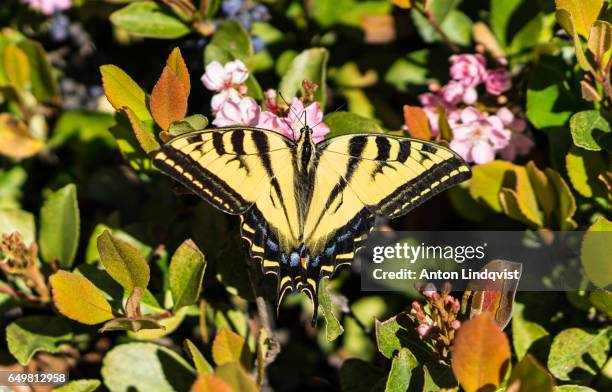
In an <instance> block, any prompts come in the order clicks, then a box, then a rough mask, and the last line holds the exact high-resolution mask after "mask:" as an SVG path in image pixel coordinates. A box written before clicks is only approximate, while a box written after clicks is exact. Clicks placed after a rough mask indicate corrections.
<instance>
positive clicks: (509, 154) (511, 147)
mask: <svg viewBox="0 0 612 392" xmlns="http://www.w3.org/2000/svg"><path fill="white" fill-rule="evenodd" d="M533 146H534V143H533V140H531V138H530V137H529V136H527V135H525V134H524V133H521V132H512V134H511V135H510V142H509V143H508V145H507V146H506V148H504V149H503V150H501V151H500V152H499V155H501V157H502V158H503V159H505V160H506V161H514V160H515V159H516V157H517V156H519V155H526V154H528V153H529V151H531V149H532V148H533Z"/></svg>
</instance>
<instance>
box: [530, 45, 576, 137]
mask: <svg viewBox="0 0 612 392" xmlns="http://www.w3.org/2000/svg"><path fill="white" fill-rule="evenodd" d="M566 70H567V66H566V65H565V63H564V62H563V60H562V59H561V58H559V57H552V56H547V55H543V56H541V57H540V61H539V62H538V63H537V64H536V67H535V69H534V70H533V71H532V72H531V76H530V78H529V85H528V89H527V117H528V118H529V120H530V121H531V122H532V123H533V125H535V126H536V128H540V129H542V128H548V127H561V126H564V125H565V123H566V122H567V120H569V118H570V117H571V115H572V114H574V113H575V112H577V111H578V110H580V108H581V106H582V104H581V103H580V102H579V101H578V98H577V95H576V93H574V92H573V91H572V90H571V89H570V85H569V83H568V80H567V78H566V75H565V72H566Z"/></svg>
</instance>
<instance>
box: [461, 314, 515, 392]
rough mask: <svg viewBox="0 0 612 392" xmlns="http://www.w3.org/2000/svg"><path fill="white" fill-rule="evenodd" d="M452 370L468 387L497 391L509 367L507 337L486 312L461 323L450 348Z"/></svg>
mask: <svg viewBox="0 0 612 392" xmlns="http://www.w3.org/2000/svg"><path fill="white" fill-rule="evenodd" d="M451 353H452V369H453V373H454V374H455V376H456V377H457V380H459V383H461V386H462V387H463V388H464V389H465V390H466V391H467V392H472V391H494V390H495V389H496V388H497V386H499V385H500V383H501V381H502V379H503V378H504V376H505V374H506V371H507V369H508V362H509V360H510V344H509V343H508V337H507V336H506V335H505V334H504V333H503V332H502V330H501V329H500V328H499V327H498V326H497V324H495V320H494V318H493V316H492V315H491V313H488V312H487V313H483V314H481V315H478V316H476V317H474V318H473V319H471V320H469V321H466V322H465V323H463V325H461V328H459V331H457V336H456V337H455V340H454V342H453V347H452V348H451Z"/></svg>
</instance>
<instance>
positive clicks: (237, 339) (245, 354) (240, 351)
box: [212, 328, 252, 368]
mask: <svg viewBox="0 0 612 392" xmlns="http://www.w3.org/2000/svg"><path fill="white" fill-rule="evenodd" d="M212 356H213V359H214V360H215V363H216V364H217V366H220V365H223V364H226V363H230V362H236V361H239V362H240V363H242V365H243V366H244V367H246V368H250V367H251V365H252V364H251V361H252V355H251V351H250V350H249V346H248V344H247V343H246V341H245V340H244V338H243V337H242V336H240V335H238V334H237V333H235V332H232V331H231V330H229V329H228V328H223V329H221V330H220V331H219V332H218V333H217V336H215V340H214V341H213V344H212Z"/></svg>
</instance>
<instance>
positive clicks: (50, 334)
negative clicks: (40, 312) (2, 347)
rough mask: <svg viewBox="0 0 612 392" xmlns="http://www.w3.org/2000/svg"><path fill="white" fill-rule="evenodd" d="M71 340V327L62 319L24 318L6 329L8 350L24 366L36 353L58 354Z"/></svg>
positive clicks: (44, 317)
mask: <svg viewBox="0 0 612 392" xmlns="http://www.w3.org/2000/svg"><path fill="white" fill-rule="evenodd" d="M71 340H72V325H71V323H70V322H68V321H67V320H66V319H65V318H62V317H52V316H26V317H22V318H20V319H18V320H16V321H14V322H12V323H11V324H9V325H8V326H7V327H6V342H7V345H8V350H9V352H10V353H11V354H12V355H13V356H14V357H15V358H16V359H17V361H18V362H19V363H20V364H22V365H24V366H25V365H27V364H28V363H29V362H30V360H31V359H32V357H33V356H34V354H36V353H37V352H39V351H44V352H48V353H57V352H60V351H61V350H62V348H63V347H64V346H66V345H67V344H70V341H71Z"/></svg>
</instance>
